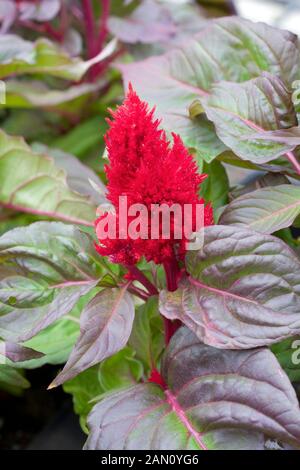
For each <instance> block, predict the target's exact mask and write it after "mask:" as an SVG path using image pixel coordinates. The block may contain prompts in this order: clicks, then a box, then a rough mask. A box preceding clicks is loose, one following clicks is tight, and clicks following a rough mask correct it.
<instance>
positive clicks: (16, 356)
mask: <svg viewBox="0 0 300 470" xmlns="http://www.w3.org/2000/svg"><path fill="white" fill-rule="evenodd" d="M0 355H2V356H4V357H7V358H8V359H10V360H11V361H12V362H23V361H28V360H30V359H38V358H40V357H43V356H44V354H43V353H41V352H38V351H34V349H31V348H27V347H24V346H21V345H19V344H16V343H10V342H4V341H1V340H0ZM0 364H1V360H0Z"/></svg>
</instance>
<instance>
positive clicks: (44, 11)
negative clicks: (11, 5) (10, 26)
mask: <svg viewBox="0 0 300 470" xmlns="http://www.w3.org/2000/svg"><path fill="white" fill-rule="evenodd" d="M18 7H19V17H20V19H21V20H22V21H28V20H33V21H40V22H44V21H50V20H52V19H53V18H54V17H55V16H56V15H57V14H58V12H59V10H60V7H61V0H40V1H39V2H28V1H26V0H25V1H21V2H19V5H18Z"/></svg>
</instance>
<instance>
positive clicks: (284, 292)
mask: <svg viewBox="0 0 300 470" xmlns="http://www.w3.org/2000/svg"><path fill="white" fill-rule="evenodd" d="M203 235H204V245H203V247H202V248H201V249H200V250H199V251H190V252H188V254H187V256H186V265H187V270H188V272H189V273H190V277H188V278H187V279H185V280H184V281H183V282H182V284H181V285H180V287H179V289H178V290H177V291H175V292H167V291H162V292H161V295H160V311H161V313H162V314H163V315H164V316H165V317H167V318H169V319H172V320H174V319H179V320H181V321H182V322H183V323H184V324H185V325H186V326H188V327H189V328H190V329H191V330H192V331H194V333H195V334H196V335H197V336H198V338H199V339H201V340H202V341H203V342H204V343H206V344H209V345H211V346H214V347H217V348H225V349H248V348H254V347H258V346H264V345H268V344H272V343H276V342H279V341H281V340H282V339H284V338H288V337H291V336H294V335H297V334H299V333H300V260H299V258H298V257H297V256H296V254H295V253H294V252H293V251H292V250H291V249H290V248H289V247H288V245H286V244H285V243H283V242H282V241H281V240H279V239H278V238H276V237H272V236H271V235H263V234H260V233H257V232H254V231H252V230H249V229H245V228H241V227H233V226H228V225H227V226H225V225H217V226H211V227H206V228H205V230H204V234H203Z"/></svg>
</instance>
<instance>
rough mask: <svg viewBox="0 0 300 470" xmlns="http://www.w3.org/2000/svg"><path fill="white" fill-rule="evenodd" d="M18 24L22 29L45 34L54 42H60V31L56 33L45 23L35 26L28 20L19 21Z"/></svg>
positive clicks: (61, 35)
mask: <svg viewBox="0 0 300 470" xmlns="http://www.w3.org/2000/svg"><path fill="white" fill-rule="evenodd" d="M19 23H20V25H21V26H23V27H24V28H29V29H31V30H32V31H36V32H37V33H43V34H47V35H48V36H50V37H51V38H52V39H54V40H55V41H59V42H60V41H61V40H62V38H63V34H62V33H61V31H57V30H56V29H54V28H53V26H52V25H51V24H50V23H47V22H46V23H43V24H36V23H34V22H33V21H29V20H24V21H20V22H19Z"/></svg>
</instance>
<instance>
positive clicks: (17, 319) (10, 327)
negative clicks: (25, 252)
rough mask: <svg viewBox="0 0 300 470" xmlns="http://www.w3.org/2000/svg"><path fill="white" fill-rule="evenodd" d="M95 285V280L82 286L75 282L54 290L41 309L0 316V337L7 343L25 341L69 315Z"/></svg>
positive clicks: (27, 309)
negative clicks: (49, 299) (51, 297)
mask: <svg viewBox="0 0 300 470" xmlns="http://www.w3.org/2000/svg"><path fill="white" fill-rule="evenodd" d="M96 284H97V281H95V280H94V281H88V282H86V283H85V284H84V285H80V282H78V283H76V282H75V283H74V285H73V287H63V286H61V287H60V288H57V289H55V288H54V296H53V300H52V302H51V303H48V304H46V305H44V306H42V307H36V308H12V309H11V311H10V313H6V315H2V316H0V336H1V337H2V338H4V339H5V340H8V341H15V342H19V341H27V340H28V339H30V338H32V337H33V336H35V335H36V334H37V333H39V332H40V331H41V330H43V329H45V328H47V326H49V325H51V324H52V323H54V322H55V321H56V320H58V319H59V318H61V317H62V316H64V315H66V314H67V313H69V312H70V311H71V310H72V308H73V307H74V306H75V305H76V303H77V302H78V300H79V299H80V298H81V297H83V296H84V295H85V294H87V293H88V292H90V291H91V290H92V289H93V287H95V285H96ZM0 308H1V304H0Z"/></svg>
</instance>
